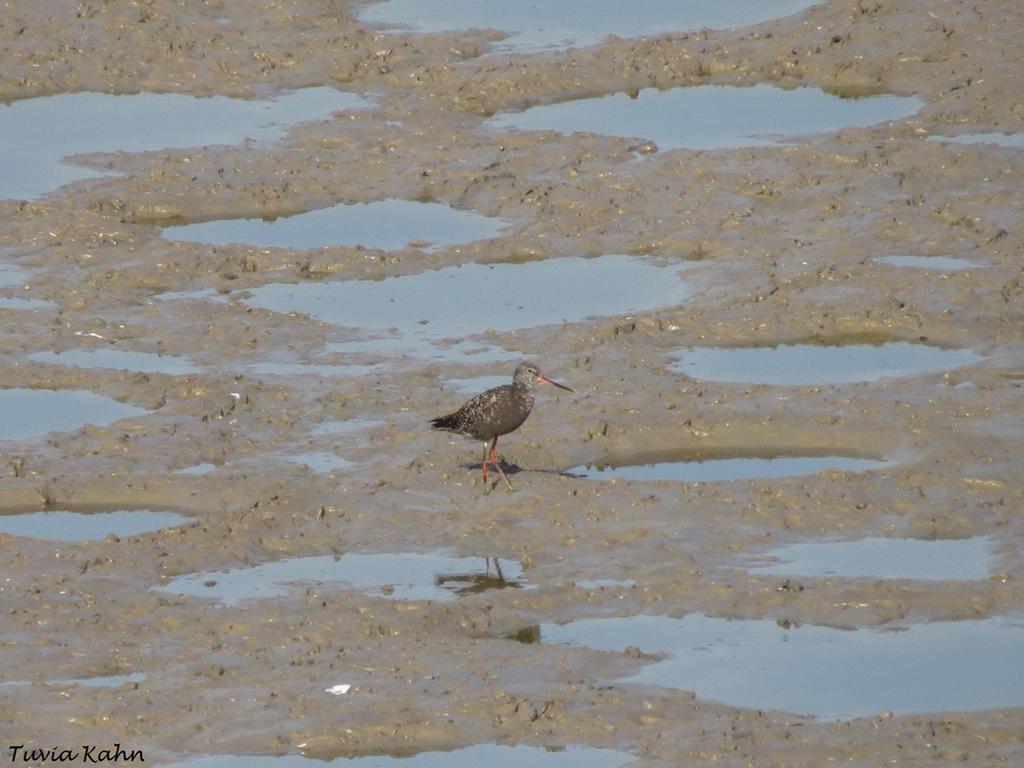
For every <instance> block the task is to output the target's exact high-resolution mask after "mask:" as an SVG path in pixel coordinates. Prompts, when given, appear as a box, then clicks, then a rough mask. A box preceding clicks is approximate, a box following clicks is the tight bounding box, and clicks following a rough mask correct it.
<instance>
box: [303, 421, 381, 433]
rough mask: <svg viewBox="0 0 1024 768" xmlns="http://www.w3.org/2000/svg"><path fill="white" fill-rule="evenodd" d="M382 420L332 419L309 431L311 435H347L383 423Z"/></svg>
mask: <svg viewBox="0 0 1024 768" xmlns="http://www.w3.org/2000/svg"><path fill="white" fill-rule="evenodd" d="M383 423H384V422H383V421H380V420H378V419H363V418H355V419H332V420H330V421H322V422H320V423H319V424H317V425H316V426H315V427H313V428H312V429H311V430H310V431H309V433H310V434H311V435H315V436H320V435H348V434H352V433H353V432H362V431H363V430H365V429H371V428H372V427H377V426H380V425H381V424H383Z"/></svg>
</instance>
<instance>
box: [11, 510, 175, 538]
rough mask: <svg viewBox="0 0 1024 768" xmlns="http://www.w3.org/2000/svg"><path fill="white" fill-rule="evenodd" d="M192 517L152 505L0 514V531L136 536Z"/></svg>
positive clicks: (28, 534)
mask: <svg viewBox="0 0 1024 768" xmlns="http://www.w3.org/2000/svg"><path fill="white" fill-rule="evenodd" d="M191 521H192V518H190V517H186V516H185V515H179V514H178V513H177V512H154V511H152V510H149V509H131V510H117V511H113V512H67V511H64V510H56V511H49V512H26V513H24V514H0V533H7V534H10V535H12V536H26V537H29V538H33V539H46V540H47V541H66V542H71V541H95V540H99V539H103V538H106V536H107V535H108V534H111V533H112V534H114V535H115V536H137V535H138V534H140V533H150V532H152V531H158V530H160V529H161V528H173V527H174V526H177V525H183V524H185V523H188V522H191Z"/></svg>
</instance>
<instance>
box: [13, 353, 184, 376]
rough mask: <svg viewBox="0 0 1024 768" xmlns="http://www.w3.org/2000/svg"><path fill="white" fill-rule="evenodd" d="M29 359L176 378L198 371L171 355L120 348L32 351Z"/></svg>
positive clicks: (182, 358)
mask: <svg viewBox="0 0 1024 768" xmlns="http://www.w3.org/2000/svg"><path fill="white" fill-rule="evenodd" d="M28 359H29V360H35V361H36V362H39V363H50V364H52V365H68V366H75V367H77V368H115V369H119V370H129V371H142V372H143V373H168V374H171V375H172V376H179V375H183V374H187V373H195V372H196V370H197V368H196V366H195V365H194V364H193V363H192V361H191V360H189V359H187V358H184V357H174V356H173V355H159V354H156V353H154V352H131V351H127V350H122V349H67V350H64V351H63V352H35V353H33V354H31V355H29V356H28Z"/></svg>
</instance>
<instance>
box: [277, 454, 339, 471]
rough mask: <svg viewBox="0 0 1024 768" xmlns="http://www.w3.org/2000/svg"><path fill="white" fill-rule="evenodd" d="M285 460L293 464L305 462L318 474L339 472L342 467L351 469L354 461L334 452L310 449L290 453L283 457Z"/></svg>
mask: <svg viewBox="0 0 1024 768" xmlns="http://www.w3.org/2000/svg"><path fill="white" fill-rule="evenodd" d="M281 458H282V459H283V460H284V461H287V462H291V463H293V464H304V465H305V466H307V467H309V468H310V469H311V470H312V471H313V472H315V473H317V474H327V473H329V472H337V471H338V470H342V469H351V468H352V467H354V466H355V463H354V462H351V461H349V460H348V459H343V458H341V456H338V455H337V454H334V453H329V452H327V451H309V452H306V453H290V454H287V455H285V456H282V457H281Z"/></svg>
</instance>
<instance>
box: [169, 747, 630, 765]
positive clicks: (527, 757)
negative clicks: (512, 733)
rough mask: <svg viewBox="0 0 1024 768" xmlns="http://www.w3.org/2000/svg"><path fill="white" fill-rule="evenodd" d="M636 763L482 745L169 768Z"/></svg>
mask: <svg viewBox="0 0 1024 768" xmlns="http://www.w3.org/2000/svg"><path fill="white" fill-rule="evenodd" d="M301 746H302V745H300V748H301ZM634 759H635V758H634V757H633V756H632V755H630V754H628V753H626V752H619V751H617V750H613V749H595V748H592V747H576V746H568V747H531V746H527V745H525V744H519V745H515V746H502V745H498V744H477V745H476V746H472V747H463V748H462V749H455V750H452V751H451V752H420V753H418V754H415V755H411V756H409V757H391V756H388V755H366V756H363V757H336V758H334V759H326V760H323V759H319V758H312V757H304V756H302V755H280V756H274V757H270V756H263V755H204V756H203V757H193V758H189V759H187V760H183V761H181V762H177V763H172V764H171V765H170V766H168V768H250V766H251V768H323V766H339V767H341V766H344V768H481V767H482V766H486V768H524V767H527V766H528V767H529V768H619V766H623V765H626V764H627V763H630V762H632V761H633V760H634Z"/></svg>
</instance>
